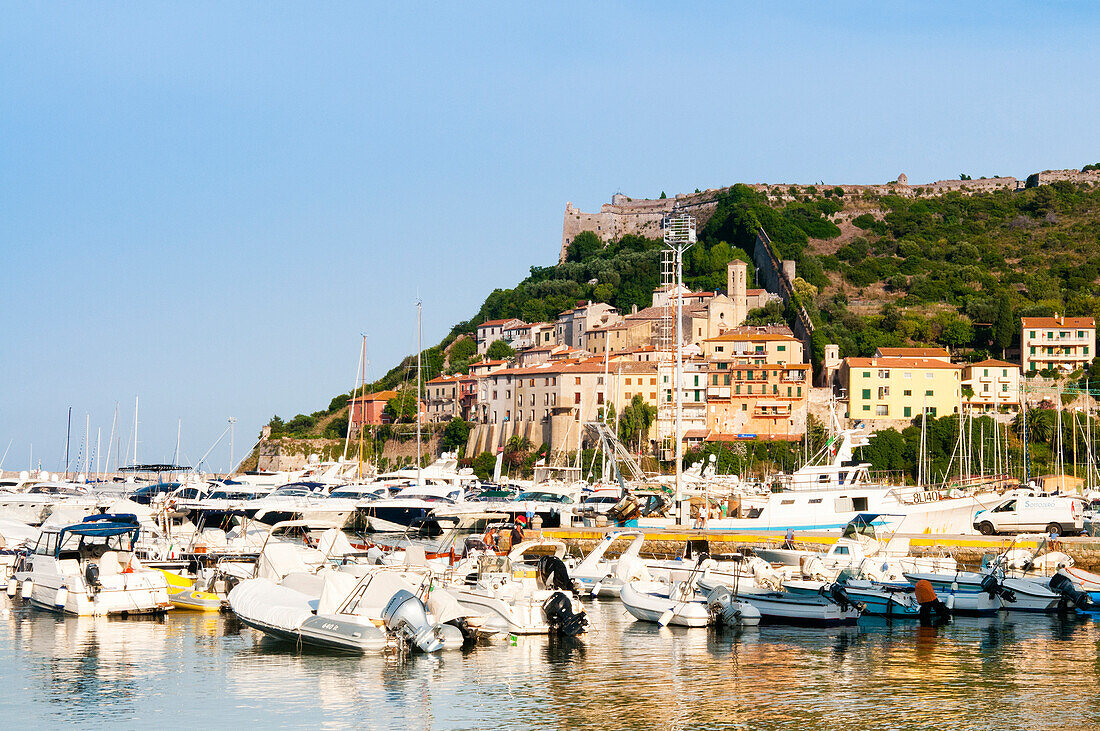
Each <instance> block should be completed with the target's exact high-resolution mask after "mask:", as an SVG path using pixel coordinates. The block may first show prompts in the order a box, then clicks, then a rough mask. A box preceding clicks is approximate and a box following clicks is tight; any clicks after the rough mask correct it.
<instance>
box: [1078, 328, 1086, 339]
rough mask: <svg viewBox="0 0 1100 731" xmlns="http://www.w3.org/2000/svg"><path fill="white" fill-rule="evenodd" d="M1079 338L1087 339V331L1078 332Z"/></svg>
mask: <svg viewBox="0 0 1100 731" xmlns="http://www.w3.org/2000/svg"><path fill="white" fill-rule="evenodd" d="M1077 337H1079V338H1083V337H1085V331H1084V330H1078V331H1077Z"/></svg>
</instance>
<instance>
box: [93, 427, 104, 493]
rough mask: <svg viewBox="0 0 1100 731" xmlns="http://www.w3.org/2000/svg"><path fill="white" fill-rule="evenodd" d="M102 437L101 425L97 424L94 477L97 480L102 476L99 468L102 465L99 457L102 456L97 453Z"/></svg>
mask: <svg viewBox="0 0 1100 731" xmlns="http://www.w3.org/2000/svg"><path fill="white" fill-rule="evenodd" d="M102 438H103V427H101V426H97V427H96V428H95V478H96V480H99V479H100V478H101V477H103V473H102V472H100V468H101V467H102V466H103V463H102V461H101V460H100V457H102V456H103V455H101V454H100V453H99V448H100V446H101V442H100V440H101V439H102Z"/></svg>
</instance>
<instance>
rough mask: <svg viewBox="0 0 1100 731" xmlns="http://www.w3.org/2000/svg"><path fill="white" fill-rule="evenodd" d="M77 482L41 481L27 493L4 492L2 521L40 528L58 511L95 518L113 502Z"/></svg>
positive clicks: (0, 497) (0, 500) (0, 501)
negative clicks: (62, 510) (6, 520)
mask: <svg viewBox="0 0 1100 731" xmlns="http://www.w3.org/2000/svg"><path fill="white" fill-rule="evenodd" d="M113 499H114V498H110V499H108V500H106V501H105V499H104V498H102V497H101V496H99V495H97V494H95V493H94V492H92V491H91V490H89V489H88V488H87V487H86V486H85V485H82V484H80V483H76V482H38V483H35V484H32V485H30V487H28V489H27V490H26V491H25V492H0V518H8V519H11V520H17V521H19V522H21V523H27V524H28V525H39V524H41V523H42V522H43V521H45V520H46V519H47V518H49V516H50V515H51V514H52V513H53V512H54V511H56V510H58V509H61V508H64V509H65V510H66V511H68V513H67V514H72V515H79V516H80V517H83V516H85V515H91V514H93V513H95V512H97V511H98V510H99V509H100V508H101V507H103V506H104V505H105V504H106V502H110V501H112V500H113Z"/></svg>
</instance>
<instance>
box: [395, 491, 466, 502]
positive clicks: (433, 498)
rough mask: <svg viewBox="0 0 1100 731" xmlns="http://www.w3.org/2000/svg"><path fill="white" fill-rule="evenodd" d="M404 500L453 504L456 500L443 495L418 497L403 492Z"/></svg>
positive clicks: (401, 496)
mask: <svg viewBox="0 0 1100 731" xmlns="http://www.w3.org/2000/svg"><path fill="white" fill-rule="evenodd" d="M400 498H401V499H402V500H423V501H424V502H426V503H453V502H454V500H452V499H450V498H447V497H443V496H442V495H417V494H415V493H408V492H402V493H401V495H400Z"/></svg>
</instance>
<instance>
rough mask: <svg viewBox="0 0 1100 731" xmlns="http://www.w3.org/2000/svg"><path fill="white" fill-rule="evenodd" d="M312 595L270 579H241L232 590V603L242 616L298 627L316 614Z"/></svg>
mask: <svg viewBox="0 0 1100 731" xmlns="http://www.w3.org/2000/svg"><path fill="white" fill-rule="evenodd" d="M311 600H312V597H310V596H309V595H307V594H303V593H301V592H300V591H294V590H293V589H288V588H286V587H284V586H279V585H278V584H276V583H274V582H271V581H269V580H267V579H250V580H248V581H242V582H241V583H239V584H237V585H236V586H235V587H233V591H231V592H229V606H230V607H231V608H232V609H233V611H234V612H236V613H237V614H238V615H240V616H241V617H242V618H243V619H247V620H252V621H254V622H259V623H261V624H265V625H268V626H271V627H278V628H279V629H284V630H297V629H299V628H300V627H301V626H302V623H303V622H305V621H306V620H307V619H309V618H310V617H312V616H313V611H312V607H311V606H310V601H311Z"/></svg>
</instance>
